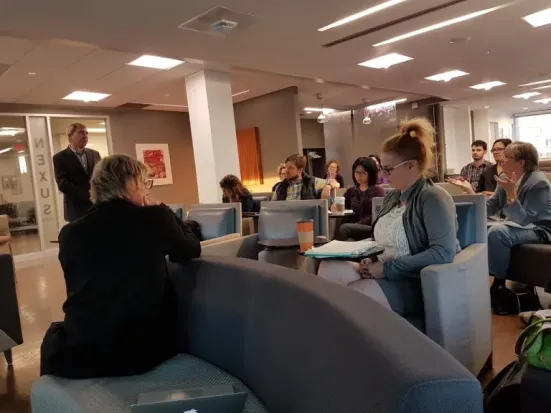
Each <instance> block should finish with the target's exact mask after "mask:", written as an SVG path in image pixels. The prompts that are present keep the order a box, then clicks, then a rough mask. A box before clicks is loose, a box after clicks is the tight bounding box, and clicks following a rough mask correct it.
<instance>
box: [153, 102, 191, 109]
mask: <svg viewBox="0 0 551 413" xmlns="http://www.w3.org/2000/svg"><path fill="white" fill-rule="evenodd" d="M144 105H149V106H166V107H169V108H187V106H186V105H169V104H168V103H147V102H146V103H144Z"/></svg>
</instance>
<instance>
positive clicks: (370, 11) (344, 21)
mask: <svg viewBox="0 0 551 413" xmlns="http://www.w3.org/2000/svg"><path fill="white" fill-rule="evenodd" d="M404 1H406V0H388V1H385V2H384V3H381V4H377V5H376V6H373V7H370V8H368V9H365V10H362V11H361V12H359V13H356V14H352V15H351V16H348V17H345V18H343V19H340V20H337V21H335V22H333V23H331V24H329V25H327V26H325V27H322V28H321V29H318V31H319V32H324V31H326V30H329V29H333V28H335V27H339V26H342V25H344V24H348V23H350V22H353V21H355V20H358V19H361V18H362V17H365V16H369V15H370V14H374V13H377V12H379V11H381V10H384V9H387V8H389V7H392V6H395V5H396V4H400V3H403V2H404Z"/></svg>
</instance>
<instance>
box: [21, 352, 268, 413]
mask: <svg viewBox="0 0 551 413" xmlns="http://www.w3.org/2000/svg"><path fill="white" fill-rule="evenodd" d="M221 384H231V385H233V386H234V388H235V389H236V391H246V392H247V393H249V396H248V397H247V402H246V404H245V409H244V410H243V412H244V413H265V412H267V410H266V409H265V408H264V406H263V405H262V404H261V403H260V401H259V400H258V398H257V397H256V396H255V395H254V394H253V393H252V392H251V390H250V389H249V388H248V387H247V386H245V385H244V384H243V383H242V382H241V381H239V380H238V379H236V378H235V377H233V376H231V375H229V374H228V373H226V372H224V371H223V370H220V369H219V368H217V367H215V366H213V365H212V364H209V363H207V362H206V361H203V360H201V359H198V358H196V357H193V356H190V355H187V354H180V355H178V356H176V357H174V358H173V359H171V360H168V361H167V362H165V363H163V364H161V365H160V366H158V367H157V368H156V369H154V370H152V371H150V372H148V373H146V374H142V375H139V376H129V377H116V378H105V379H91V380H69V379H61V378H58V377H53V376H42V377H41V378H40V379H38V380H37V381H36V382H35V383H34V385H33V389H32V396H31V403H32V411H33V412H34V413H69V412H70V413H96V412H97V413H105V412H109V413H130V410H131V408H130V406H131V405H132V404H134V403H136V401H137V400H138V397H139V395H140V394H141V393H147V392H151V391H163V390H178V389H189V388H193V387H201V386H215V385H221Z"/></svg>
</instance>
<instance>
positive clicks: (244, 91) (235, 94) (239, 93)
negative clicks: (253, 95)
mask: <svg viewBox="0 0 551 413" xmlns="http://www.w3.org/2000/svg"><path fill="white" fill-rule="evenodd" d="M249 92H250V90H243V91H241V92H237V93H234V94H233V95H232V97H233V96H239V95H244V94H245V93H249Z"/></svg>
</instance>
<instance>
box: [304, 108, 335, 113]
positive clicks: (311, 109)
mask: <svg viewBox="0 0 551 413" xmlns="http://www.w3.org/2000/svg"><path fill="white" fill-rule="evenodd" d="M304 110H305V111H306V113H308V112H323V113H331V112H333V111H334V110H335V109H331V108H304Z"/></svg>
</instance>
